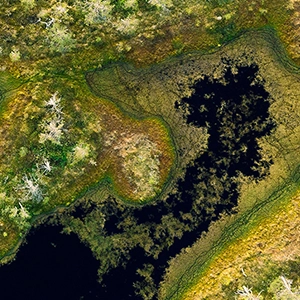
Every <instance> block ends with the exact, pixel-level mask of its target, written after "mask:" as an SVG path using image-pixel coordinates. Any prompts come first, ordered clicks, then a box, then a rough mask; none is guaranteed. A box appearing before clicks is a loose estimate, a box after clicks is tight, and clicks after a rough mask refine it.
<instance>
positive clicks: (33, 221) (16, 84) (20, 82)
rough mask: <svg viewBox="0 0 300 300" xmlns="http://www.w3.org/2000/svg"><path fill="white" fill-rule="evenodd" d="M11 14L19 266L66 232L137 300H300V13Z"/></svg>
mask: <svg viewBox="0 0 300 300" xmlns="http://www.w3.org/2000/svg"><path fill="white" fill-rule="evenodd" d="M1 5H2V7H1V11H0V27H1V32H0V37H1V39H0V40H1V42H0V162H1V163H0V183H1V184H0V259H1V262H2V263H5V262H6V261H9V260H11V259H12V258H13V257H14V255H15V253H16V250H17V249H18V247H19V245H20V243H22V241H23V240H24V238H25V237H26V234H27V233H28V232H29V230H30V228H32V226H34V225H38V224H40V223H42V222H44V221H45V220H47V221H49V220H50V222H52V223H59V224H61V225H63V227H64V232H65V233H67V234H70V233H71V232H75V233H76V234H77V235H78V236H79V238H80V240H81V241H83V242H84V243H85V244H86V245H88V246H89V247H90V248H91V250H92V252H93V255H94V256H95V257H96V258H97V259H98V260H99V262H100V267H99V270H98V275H99V280H100V281H102V282H103V283H104V285H107V286H109V285H110V284H111V283H109V282H113V281H112V280H110V278H111V277H110V276H114V275H116V274H119V275H120V274H124V276H127V275H126V274H131V275H132V285H131V286H130V287H129V288H130V289H131V290H130V294H133V293H135V294H136V297H137V298H142V299H156V298H161V299H184V297H185V298H186V299H193V297H195V299H196V298H197V297H198V298H199V297H200V299H222V297H223V299H229V298H230V297H232V298H234V297H235V298H237V299H243V298H245V297H248V298H251V297H252V298H255V297H256V298H257V299H260V298H261V297H264V299H271V298H272V297H275V299H276V297H277V298H278V297H279V298H278V299H281V298H282V297H283V298H284V297H286V296H285V295H286V294H290V295H293V296H294V295H298V294H297V293H298V284H299V276H298V275H299V274H298V273H297V272H296V271H295V270H296V269H297V268H296V267H295V266H297V265H298V262H299V253H298V251H297V250H296V249H295V248H293V247H292V246H290V247H287V249H288V250H289V251H291V253H290V255H289V256H288V257H287V258H286V259H281V260H280V259H278V257H279V256H280V252H278V251H277V250H274V249H273V248H272V243H271V242H272V241H274V240H276V236H277V237H278V236H279V237H280V238H282V239H283V240H285V241H286V243H287V244H288V243H289V241H291V239H292V236H283V235H284V234H283V233H280V230H281V229H282V228H290V227H289V226H292V225H293V224H294V225H295V226H294V227H293V228H296V225H297V222H296V219H297V218H296V217H295V215H292V214H291V213H288V211H289V209H288V208H289V207H290V206H289V205H291V201H292V203H293V205H294V206H295V207H293V208H290V209H291V210H292V211H297V209H298V208H297V200H298V198H299V197H296V196H295V194H296V190H297V184H298V183H299V176H298V175H297V170H298V166H299V162H300V161H299V155H298V153H297V152H298V150H299V142H300V141H299V136H300V135H299V130H300V129H299V128H300V121H299V120H300V119H299V109H298V107H299V105H298V101H299V98H300V94H299V91H298V85H299V68H298V67H297V65H296V64H297V63H298V64H299V63H300V52H299V47H298V44H299V34H298V33H299V32H298V31H299V20H298V19H299V9H300V2H299V1H297V0H293V1H292V0H291V1H283V0H280V1H271V0H265V1H258V0H257V1H256V0H254V1H251V2H249V1H244V0H241V1H226V0H224V1H221V0H220V1H215V0H212V1H204V0H203V1H198V0H192V1H177V0H111V1H109V0H78V1H71V0H70V1H69V0H60V1H56V0H51V1H44V0H20V1H11V0H3V1H2V3H1ZM129 62H130V63H129ZM158 62H159V63H158ZM293 196H295V197H293ZM291 199H292V200H291ZM271 204H272V205H271ZM279 207H280V208H282V211H286V214H284V216H285V221H286V222H285V221H284V220H282V222H281V223H282V224H281V223H280V224H279V225H280V226H281V225H282V226H281V227H280V226H279V225H278V226H277V225H274V226H273V227H272V226H271V225H272V224H273V223H272V216H282V215H281V214H282V213H283V212H279V210H280V209H279ZM271 208H272V209H273V210H272V209H271ZM264 210H268V211H269V215H268V214H265V213H264ZM271 213H273V215H272V216H271ZM266 215H268V218H266V220H264V219H265V216H266ZM49 216H50V218H48V217H49ZM293 220H294V221H295V222H294V221H293ZM248 222H250V223H249V224H248ZM251 222H252V223H251ZM264 222H265V223H264ZM212 224H213V225H212ZM260 224H264V226H265V228H269V227H270V226H271V227H272V228H273V229H270V231H268V232H267V233H266V235H267V236H270V241H271V242H270V244H269V246H267V243H266V241H265V239H266V237H265V236H260V232H261V231H262V230H261V227H258V226H262V225H260ZM271 227H270V228H271ZM257 228H259V230H258V229H257ZM227 229H228V230H227ZM275 229H276V230H275ZM257 230H258V231H259V232H258V231H257ZM268 230H269V229H268ZM272 230H275V231H274V232H273V231H272ZM291 230H292V229H291ZM205 231H208V233H207V234H203V232H205ZM264 232H265V231H264ZM269 232H271V233H269ZM201 234H202V238H200V239H199V237H200V236H201ZM222 234H223V235H222ZM282 234H283V235H282ZM295 235H296V233H295ZM198 239H199V240H198ZM243 239H248V240H247V242H245V241H244V240H243ZM251 239H257V240H259V242H258V241H256V240H255V243H259V244H260V245H262V246H258V244H257V247H258V248H259V249H260V250H259V251H260V252H259V251H258V252H257V247H256V250H253V249H251V247H250V246H249V240H251ZM196 241H197V242H196ZM195 242H196V243H195ZM250 242H252V240H251V241H250ZM193 243H195V246H193V247H192V245H193ZM253 243H254V242H253ZM275 244H276V243H275ZM290 244H291V243H290ZM263 245H266V246H265V247H264V246H263ZM276 245H277V244H276ZM281 246H282V245H281ZM243 247H244V248H243ZM282 247H283V249H286V248H284V247H286V245H285V246H282ZM242 248H243V249H245V253H247V251H249V253H250V252H251V251H252V250H253V251H254V252H253V253H252V255H253V256H250V258H249V256H248V257H247V258H245V260H241V261H239V262H237V266H238V267H232V266H230V268H229V271H228V269H227V270H226V268H227V266H228V264H229V265H230V260H231V262H234V261H237V260H238V258H237V256H235V254H236V253H237V249H242ZM292 248H293V249H292ZM183 249H186V250H183ZM271 249H273V250H274V251H273V250H272V251H271ZM180 251H183V252H182V254H181V255H179V256H177V257H176V258H175V259H173V260H171V259H172V258H173V257H174V256H176V255H177V254H179V252H180ZM228 251H229V253H230V255H229V254H226V253H228ZM197 253H199V254H201V257H199V256H198V255H197ZM259 255H261V257H263V259H262V260H260V258H259ZM228 257H229V258H230V259H229V262H228V259H227V258H228ZM170 260H171V261H170ZM279 261H280V263H278V262H279ZM255 262H259V263H260V264H261V267H258V266H256V265H255ZM218 263H219V265H218ZM277 263H278V264H277ZM168 264H169V265H170V266H169V268H168V270H167V273H166V274H164V273H165V270H166V268H167V267H168ZM226 264H227V265H226ZM222 268H223V269H222ZM238 268H239V270H238ZM208 270H213V271H211V272H215V273H209V271H208ZM230 270H232V272H233V273H232V274H231V273H230ZM237 270H238V271H237ZM241 270H243V272H241ZM255 272H256V273H259V274H260V277H259V278H258V279H257V278H254V275H253V274H255ZM205 274H209V275H208V277H205V276H206V275H205ZM211 274H213V275H211ZM214 274H217V275H214ZM233 274H234V275H233ZM245 274H246V275H247V276H245ZM244 277H245V278H244ZM162 280H163V282H161V281H162ZM260 280H261V281H264V282H266V283H265V284H264V285H262V284H261V282H260ZM199 282H200V283H199ZM218 282H221V284H218ZM205 283H206V284H207V285H205ZM216 283H217V286H216ZM201 284H202V285H201ZM208 285H209V286H210V287H211V288H210V289H208V288H207V286H208ZM120 289H121V287H120ZM203 289H204V290H205V291H204V292H203ZM114 292H115V291H114V290H113V289H112V290H111V291H107V293H108V294H107V297H108V298H109V299H117V296H116V295H115V294H113V293H114ZM109 293H112V294H109ZM0 295H1V293H0ZM126 297H128V298H129V295H122V299H123V300H125V299H127V298H126ZM209 297H212V298H209ZM268 297H269V298H268ZM280 297H281V298H280ZM287 297H289V296H287ZM291 297H292V296H291Z"/></svg>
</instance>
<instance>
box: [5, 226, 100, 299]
mask: <svg viewBox="0 0 300 300" xmlns="http://www.w3.org/2000/svg"><path fill="white" fill-rule="evenodd" d="M61 229H62V228H61V227H58V226H55V227H54V226H47V227H46V226H42V227H40V228H38V229H37V230H35V231H34V233H32V234H30V236H28V239H27V241H28V243H27V244H25V245H23V246H22V247H21V249H20V251H19V253H18V255H17V260H15V261H14V262H12V263H11V264H9V265H4V266H2V267H0V283H1V284H0V286H1V290H0V299H1V300H2V299H3V300H10V299H12V300H19V299H24V300H27V299H28V300H34V299H37V300H48V299H49V300H50V299H51V300H54V299H55V300H60V299H61V300H67V299H101V298H98V296H97V295H95V294H93V295H92V293H93V292H94V289H95V286H96V285H98V284H97V268H98V262H97V260H95V259H94V258H93V255H92V253H91V251H90V249H89V248H87V247H86V246H85V245H83V244H82V243H80V241H79V239H78V237H77V236H76V235H75V234H71V235H69V236H68V235H63V234H60V231H61ZM91 296H92V298H89V297H91Z"/></svg>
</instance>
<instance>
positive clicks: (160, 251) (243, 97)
mask: <svg viewBox="0 0 300 300" xmlns="http://www.w3.org/2000/svg"><path fill="white" fill-rule="evenodd" d="M233 65H234V63H233V62H228V65H227V70H226V71H225V73H224V77H223V78H222V80H218V79H212V78H210V77H208V76H204V78H203V79H201V80H199V81H197V82H195V83H194V84H193V86H191V89H192V91H193V92H192V95H191V97H189V98H183V99H181V100H180V101H178V102H177V103H175V107H176V108H177V109H178V110H180V111H182V113H183V114H185V117H186V122H187V123H189V124H191V125H193V126H196V127H202V126H206V127H207V128H208V132H209V134H210V137H209V141H208V149H207V151H206V152H205V153H203V154H202V155H201V156H200V157H198V158H197V159H195V160H194V161H193V163H191V164H190V165H189V166H188V167H187V169H186V173H185V176H184V178H182V179H179V180H178V182H177V192H176V194H174V195H170V196H169V197H168V199H167V200H165V201H157V202H156V203H152V204H147V205H145V206H143V207H130V206H126V204H124V203H120V202H118V201H115V200H113V199H108V200H109V201H107V202H106V204H105V205H104V206H102V207H101V208H100V209H101V212H102V214H103V215H105V223H104V224H103V225H104V227H103V228H104V229H103V231H102V232H101V234H105V235H106V236H114V235H119V236H122V235H124V236H126V239H127V240H128V239H129V242H128V245H130V233H131V232H135V233H138V231H139V230H141V229H140V228H145V227H146V228H147V229H148V232H149V234H148V239H149V241H151V242H152V245H158V246H157V248H156V249H155V250H153V249H154V248H155V247H154V248H153V249H152V248H150V250H149V249H148V251H146V250H145V249H143V248H142V247H141V246H134V247H130V246H128V249H127V250H126V249H124V251H127V253H128V255H127V256H122V260H121V261H120V263H119V266H118V267H117V268H114V269H111V270H110V271H109V272H108V273H106V274H105V275H103V277H102V278H103V281H102V283H101V285H100V284H97V282H96V275H95V274H96V272H97V270H96V269H97V261H95V259H93V257H92V255H91V254H90V253H87V252H89V250H88V249H87V248H85V247H84V246H83V244H80V243H79V242H78V241H77V242H75V243H74V244H72V243H73V242H72V241H70V242H66V244H65V245H62V246H59V247H58V246H57V247H56V248H54V247H53V246H51V245H50V246H51V247H52V248H53V249H54V250H53V249H52V250H53V251H56V255H57V256H55V258H53V259H52V260H51V252H50V253H47V251H49V250H46V249H44V248H42V247H43V244H44V243H48V244H50V243H51V242H52V236H51V234H49V233H47V231H50V232H51V230H53V228H52V227H50V228H42V229H39V230H40V232H41V233H39V230H38V231H37V233H36V234H34V235H32V236H30V237H29V238H28V242H29V244H28V245H26V246H24V247H22V248H21V250H20V253H19V255H18V259H17V261H16V262H13V263H12V264H11V265H8V266H4V267H2V268H0V272H1V273H0V278H1V279H3V278H4V279H5V277H6V278H7V279H5V280H6V281H5V283H6V284H4V287H5V288H8V285H9V284H10V287H11V288H8V289H9V290H12V292H16V290H22V288H24V291H26V285H25V282H26V281H27V280H28V281H29V280H30V286H32V284H38V282H39V281H41V280H44V281H43V282H44V284H40V288H39V289H37V292H41V293H42V294H43V293H48V290H50V293H52V294H51V295H52V296H54V295H55V297H54V298H55V299H63V298H59V297H60V296H59V295H58V296H57V295H56V294H55V291H56V288H57V286H58V285H63V286H65V287H66V288H67V286H68V280H66V279H59V278H60V277H59V276H60V275H61V271H59V270H58V269H56V268H57V267H58V268H61V267H62V266H64V267H63V270H64V271H65V272H71V273H73V276H78V278H81V279H78V280H79V283H78V284H76V283H75V284H74V282H75V281H73V284H72V286H73V288H72V289H70V291H71V292H74V293H75V290H76V289H78V290H80V287H81V286H82V284H85V283H84V282H86V285H87V287H88V288H85V292H83V291H81V290H80V291H79V292H78V293H79V294H80V293H81V294H80V295H82V296H83V298H78V297H77V298H76V297H68V299H98V298H99V299H122V300H127V299H142V298H140V296H139V295H136V294H135V288H134V287H133V283H134V282H136V281H142V280H143V277H141V276H140V275H138V274H137V273H136V271H137V270H138V269H142V268H144V266H145V265H152V266H154V269H153V271H152V273H151V274H150V276H151V278H152V279H151V284H152V291H153V290H157V289H158V285H159V282H160V281H161V280H162V276H163V274H164V271H165V268H166V267H167V263H168V261H169V260H170V258H171V257H174V256H175V255H176V254H177V253H179V252H180V250H181V249H182V248H184V247H187V246H190V245H192V244H193V243H194V242H195V241H196V240H197V239H198V238H199V236H200V234H201V233H202V232H203V231H205V230H207V228H208V226H209V224H210V223H211V222H212V221H215V220H216V219H217V218H218V216H219V215H220V213H222V212H224V211H226V212H228V213H230V212H231V210H232V208H233V207H235V206H236V205H237V200H238V197H239V183H238V181H237V178H238V176H240V174H243V175H244V176H248V177H250V178H251V179H253V180H260V179H262V178H263V177H264V176H265V175H266V174H268V169H269V166H270V164H271V163H272V161H271V159H269V160H263V159H262V157H261V154H260V152H259V150H260V149H259V146H258V144H257V141H256V139H257V138H260V137H263V136H265V135H268V134H270V133H271V132H272V130H273V129H274V128H275V124H274V121H273V120H272V118H271V117H270V115H269V112H268V110H269V106H270V101H272V99H271V97H270V95H269V94H268V92H267V91H266V90H265V89H264V85H263V84H264V82H263V80H259V79H258V77H257V75H258V71H259V69H258V66H257V65H255V64H252V65H249V66H238V65H237V66H234V68H233ZM233 70H235V71H233ZM93 209H94V208H93ZM95 209H99V208H95ZM90 213H91V211H90V210H84V209H82V208H81V207H80V206H79V207H78V209H77V211H76V212H75V214H73V217H74V218H78V219H80V220H84V219H85V218H88V216H89V214H90ZM166 217H168V218H169V219H168V220H170V221H165V220H166ZM174 219H176V224H175V225H172V224H173V223H171V220H174ZM125 220H126V221H125ZM166 222H169V223H170V225H169V223H166ZM160 225H161V226H160ZM168 225H169V226H168ZM42 232H44V233H42ZM99 234H100V233H99ZM73 238H75V237H73V236H72V235H71V236H62V239H63V240H65V241H67V240H68V239H73ZM61 242H62V243H64V242H63V241H61ZM54 243H55V242H54ZM27 249H29V250H27ZM81 252H82V253H81ZM66 253H67V254H68V255H67V254H66ZM64 255H65V261H64V262H63V264H62V261H61V259H62V257H64ZM37 261H40V262H39V264H37V263H36V262H37ZM49 262H51V268H50V267H49V266H44V265H43V264H47V263H49ZM67 262H68V263H67ZM72 262H73V264H74V265H75V266H77V267H75V266H72ZM22 263H23V265H22ZM26 264H27V265H26ZM34 265H36V266H37V268H38V270H37V271H36V275H34V274H33V275H30V276H28V272H33V270H32V269H34V268H35V267H34ZM74 268H77V269H74ZM47 270H49V271H47ZM77 271H78V272H79V271H80V272H79V273H78V272H77ZM3 274H5V276H4V275H3ZM6 274H11V277H10V276H6ZM26 274H27V275H26ZM44 274H45V275H44ZM50 274H51V276H50ZM44 276H46V278H47V279H46V278H44ZM18 277H20V279H17V278H18ZM22 278H23V280H25V282H24V283H22V282H21V279H22ZM35 278H36V279H35ZM65 278H67V277H65ZM19 280H20V281H19ZM72 280H75V279H72ZM81 280H82V282H81ZM46 281H47V284H45V282H46ZM64 281H65V282H64ZM88 281H89V282H88ZM2 282H4V281H2ZM9 282H10V283H9ZM19 282H20V283H19ZM148 283H149V281H148ZM12 284H13V285H14V286H16V287H17V286H19V285H21V287H22V288H18V289H16V288H15V289H14V288H12ZM28 284H29V283H28ZM143 284H144V287H145V285H147V283H146V282H144V283H141V285H142V286H143ZM89 285H90V286H89ZM87 291H90V292H87ZM53 293H54V294H53ZM84 293H85V294H84ZM79 294H78V295H79ZM23 295H24V293H23ZM49 295H50V294H49ZM27 298H28V299H29V298H30V299H38V298H33V297H31V296H30V297H27ZM152 298H153V299H155V298H156V295H154V296H153V297H152ZM7 299H9V298H7ZM39 299H41V298H39ZM43 299H46V298H45V297H43ZM49 299H50V298H49ZM64 299H66V298H64Z"/></svg>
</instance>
